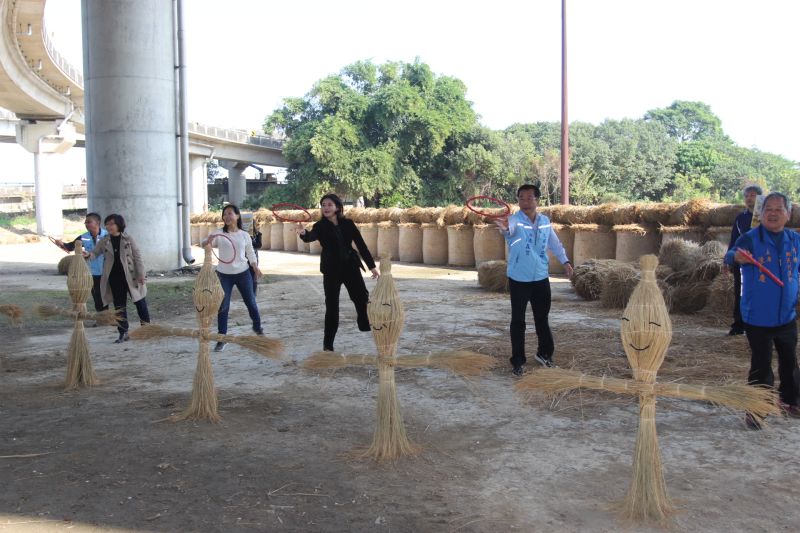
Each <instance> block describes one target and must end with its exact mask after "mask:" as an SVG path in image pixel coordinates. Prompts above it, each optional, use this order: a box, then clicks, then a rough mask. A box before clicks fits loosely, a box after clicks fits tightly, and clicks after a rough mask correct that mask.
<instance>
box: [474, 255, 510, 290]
mask: <svg viewBox="0 0 800 533" xmlns="http://www.w3.org/2000/svg"><path fill="white" fill-rule="evenodd" d="M507 270H508V263H506V262H505V261H500V260H497V261H485V262H483V263H481V264H480V265H479V266H478V285H480V286H481V287H482V288H484V289H486V290H487V291H492V292H508V274H507Z"/></svg>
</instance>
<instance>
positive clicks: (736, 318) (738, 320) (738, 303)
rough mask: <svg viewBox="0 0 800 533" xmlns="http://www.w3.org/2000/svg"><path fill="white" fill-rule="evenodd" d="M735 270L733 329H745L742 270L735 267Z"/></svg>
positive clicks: (737, 266)
mask: <svg viewBox="0 0 800 533" xmlns="http://www.w3.org/2000/svg"><path fill="white" fill-rule="evenodd" d="M731 270H733V324H731V327H732V328H736V329H739V330H742V329H744V321H743V320H742V270H741V269H740V268H739V265H734V267H733V268H732V269H731Z"/></svg>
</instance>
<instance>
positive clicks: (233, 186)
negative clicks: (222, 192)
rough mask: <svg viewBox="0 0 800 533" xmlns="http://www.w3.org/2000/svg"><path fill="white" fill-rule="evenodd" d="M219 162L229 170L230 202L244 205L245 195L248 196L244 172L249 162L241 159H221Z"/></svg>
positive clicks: (240, 205)
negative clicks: (242, 161)
mask: <svg viewBox="0 0 800 533" xmlns="http://www.w3.org/2000/svg"><path fill="white" fill-rule="evenodd" d="M219 164H220V165H221V166H222V167H223V168H225V169H226V170H227V171H228V202H230V203H232V204H236V205H237V206H239V207H242V202H243V201H244V197H245V196H247V182H246V181H245V175H244V174H243V172H244V170H245V169H246V168H247V167H248V166H249V164H248V163H240V162H239V161H220V162H219Z"/></svg>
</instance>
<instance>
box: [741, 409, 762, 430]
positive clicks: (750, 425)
mask: <svg viewBox="0 0 800 533" xmlns="http://www.w3.org/2000/svg"><path fill="white" fill-rule="evenodd" d="M744 425H745V426H747V429H752V430H753V431H758V430H759V429H761V428H762V426H761V422H759V421H758V420H757V419H756V417H754V416H753V415H751V414H750V413H745V415H744Z"/></svg>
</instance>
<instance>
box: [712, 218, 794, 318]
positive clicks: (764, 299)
mask: <svg viewBox="0 0 800 533" xmlns="http://www.w3.org/2000/svg"><path fill="white" fill-rule="evenodd" d="M737 248H743V249H745V250H747V251H749V252H750V253H751V254H753V257H755V259H756V261H758V262H759V263H761V264H762V265H764V266H765V267H767V268H768V269H769V271H770V272H772V273H773V274H775V276H776V277H777V278H778V279H780V280H781V281H783V287H780V286H779V285H778V284H777V283H775V282H774V281H773V280H772V279H770V277H769V276H767V275H766V274H764V273H763V272H761V271H760V270H759V269H758V267H756V266H755V265H751V264H742V265H739V266H740V267H741V270H742V299H741V311H742V320H744V322H745V324H751V325H753V326H760V327H776V326H783V325H784V324H788V323H789V322H792V321H794V320H795V319H796V317H797V313H796V311H795V306H796V305H797V298H798V282H797V278H798V276H799V275H800V255H799V254H798V252H799V251H800V234H798V233H797V232H795V231H793V230H789V229H784V230H783V232H782V240H781V249H780V250H779V249H778V247H777V246H776V245H775V241H774V240H773V238H772V235H770V233H769V232H768V231H767V230H766V229H765V228H764V227H763V226H758V227H756V228H753V229H751V230H750V231H748V232H746V233H745V234H744V235H742V236H741V237H739V238H738V239H737V240H736V246H735V247H734V248H732V249H731V250H729V251H728V253H727V254H725V263H726V264H728V265H733V264H734V261H733V256H734V255H735V254H736V249H737Z"/></svg>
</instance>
